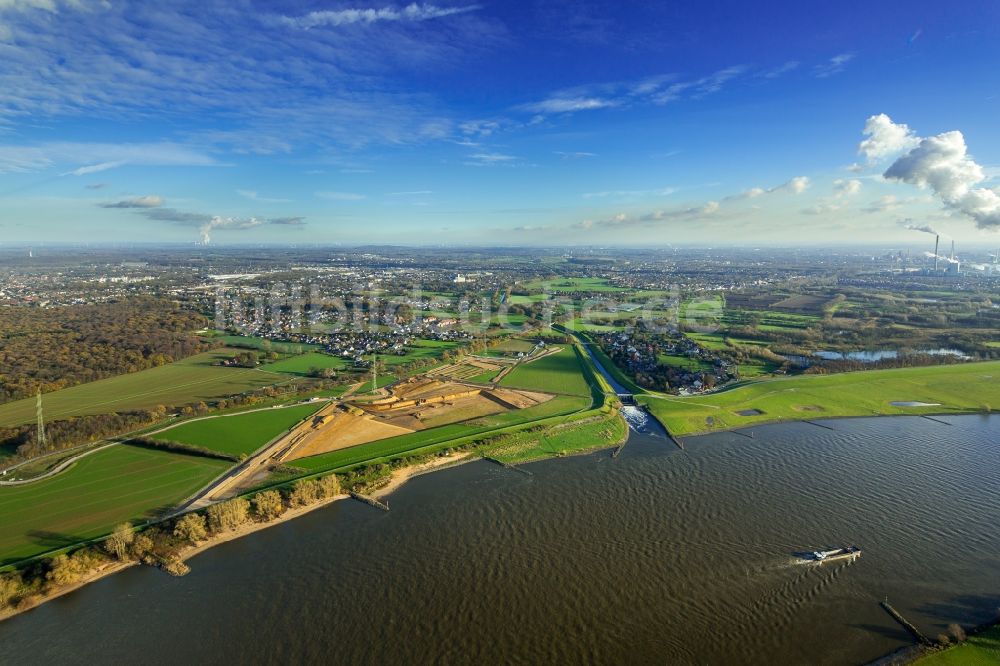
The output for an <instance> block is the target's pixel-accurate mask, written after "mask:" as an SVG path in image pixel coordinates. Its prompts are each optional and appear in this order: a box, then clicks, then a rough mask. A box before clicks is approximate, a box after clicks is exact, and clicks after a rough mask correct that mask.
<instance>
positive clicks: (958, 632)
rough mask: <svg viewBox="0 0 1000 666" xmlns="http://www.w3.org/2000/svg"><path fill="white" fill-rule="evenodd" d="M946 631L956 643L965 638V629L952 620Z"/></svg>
mask: <svg viewBox="0 0 1000 666" xmlns="http://www.w3.org/2000/svg"><path fill="white" fill-rule="evenodd" d="M948 633H949V634H951V637H952V638H954V639H955V642H956V643H961V642H962V641H964V640H965V629H962V627H961V626H960V625H958V624H956V623H954V622H952V623H951V624H949V625H948Z"/></svg>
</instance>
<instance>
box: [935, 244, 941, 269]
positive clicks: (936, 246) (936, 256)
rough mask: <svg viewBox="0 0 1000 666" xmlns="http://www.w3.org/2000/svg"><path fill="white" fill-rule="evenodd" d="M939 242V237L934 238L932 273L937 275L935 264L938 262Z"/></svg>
mask: <svg viewBox="0 0 1000 666" xmlns="http://www.w3.org/2000/svg"><path fill="white" fill-rule="evenodd" d="M940 242H941V236H938V235H935V236H934V272H935V273H937V262H938V243H940Z"/></svg>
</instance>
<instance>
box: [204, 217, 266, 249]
mask: <svg viewBox="0 0 1000 666" xmlns="http://www.w3.org/2000/svg"><path fill="white" fill-rule="evenodd" d="M261 224H263V222H262V221H261V220H259V219H257V218H256V217H219V216H218V215H216V216H214V217H212V219H211V220H210V221H209V222H208V223H207V224H204V225H202V227H201V229H199V230H198V233H199V234H200V235H201V243H202V245H208V244H209V243H211V242H212V235H211V234H212V232H213V231H214V230H216V229H230V230H234V229H252V228H253V227H259V226H260V225H261Z"/></svg>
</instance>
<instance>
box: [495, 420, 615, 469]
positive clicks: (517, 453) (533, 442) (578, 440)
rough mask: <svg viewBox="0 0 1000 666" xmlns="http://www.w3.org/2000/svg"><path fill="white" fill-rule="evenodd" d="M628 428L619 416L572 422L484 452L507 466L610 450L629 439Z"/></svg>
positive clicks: (516, 436)
mask: <svg viewBox="0 0 1000 666" xmlns="http://www.w3.org/2000/svg"><path fill="white" fill-rule="evenodd" d="M627 431H628V426H627V425H626V424H625V420H624V419H622V417H621V416H619V415H618V414H614V415H612V416H605V417H595V418H594V419H592V420H590V419H588V420H586V421H583V422H581V423H573V422H569V423H566V424H565V425H557V426H555V427H553V428H548V429H546V430H543V431H538V432H532V431H530V430H527V431H520V432H515V433H511V434H509V435H503V436H501V437H499V438H498V441H496V442H493V443H491V444H488V445H485V446H483V447H482V448H481V449H480V452H481V453H482V454H483V455H485V456H489V457H490V458H495V459H497V460H501V461H503V462H506V463H523V462H528V461H531V460H538V459H540V458H548V457H551V456H557V455H567V454H570V453H578V452H582V451H590V450H593V449H600V448H607V447H609V446H613V445H615V444H617V443H618V442H620V441H621V440H622V438H623V437H625V434H626V432H627Z"/></svg>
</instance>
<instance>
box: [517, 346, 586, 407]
mask: <svg viewBox="0 0 1000 666" xmlns="http://www.w3.org/2000/svg"><path fill="white" fill-rule="evenodd" d="M500 384H501V385H502V386H506V387H508V388H519V389H526V390H529V391H544V392H546V393H564V394H569V395H590V386H589V385H588V384H587V380H586V379H585V378H584V376H583V374H582V369H581V367H580V360H579V359H578V358H577V355H576V352H575V351H574V350H573V346H572V345H563V347H562V349H560V350H559V351H558V352H557V353H555V354H550V355H548V356H545V357H543V358H540V359H537V360H534V361H530V362H528V363H521V364H519V365H518V366H517V367H516V368H514V369H513V370H512V371H511V372H510V373H509V374H508V375H507V376H506V377H504V378H503V379H502V380H501V381H500Z"/></svg>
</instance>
